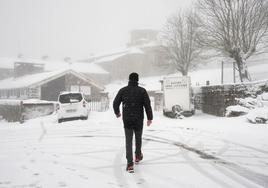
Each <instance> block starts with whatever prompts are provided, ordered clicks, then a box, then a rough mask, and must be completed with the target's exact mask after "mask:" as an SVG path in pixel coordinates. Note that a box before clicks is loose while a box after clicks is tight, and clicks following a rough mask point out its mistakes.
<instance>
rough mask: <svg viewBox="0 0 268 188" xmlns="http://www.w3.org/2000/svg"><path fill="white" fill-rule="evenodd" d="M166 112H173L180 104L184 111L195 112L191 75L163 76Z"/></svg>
mask: <svg viewBox="0 0 268 188" xmlns="http://www.w3.org/2000/svg"><path fill="white" fill-rule="evenodd" d="M163 91H164V113H165V112H172V111H173V109H172V108H173V107H174V106H175V105H176V106H179V107H180V108H181V110H182V111H184V112H191V113H193V110H194V106H193V104H192V101H191V97H192V93H191V80H190V77H189V76H174V77H164V78H163Z"/></svg>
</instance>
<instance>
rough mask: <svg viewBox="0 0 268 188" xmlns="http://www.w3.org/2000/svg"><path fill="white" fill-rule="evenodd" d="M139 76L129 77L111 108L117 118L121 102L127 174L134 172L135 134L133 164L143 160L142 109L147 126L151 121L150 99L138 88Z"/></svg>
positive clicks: (131, 75)
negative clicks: (126, 84)
mask: <svg viewBox="0 0 268 188" xmlns="http://www.w3.org/2000/svg"><path fill="white" fill-rule="evenodd" d="M138 81H139V75H138V74H137V73H135V72H133V73H131V74H130V75H129V82H128V86H126V87H123V88H121V89H120V90H119V92H118V93H117V95H116V97H115V99H114V101H113V108H114V113H115V115H116V117H117V118H119V117H120V116H121V113H120V109H119V106H120V104H121V102H122V108H123V123H124V129H125V140H126V158H127V168H126V170H127V171H128V172H134V163H133V152H132V140H133V133H134V134H135V146H136V148H135V149H136V150H135V162H136V163H138V162H139V161H141V160H142V159H143V154H142V152H141V145H142V130H143V120H144V108H145V112H146V115H147V126H150V125H151V123H152V120H153V113H152V108H151V102H150V98H149V96H148V93H147V91H146V90H145V89H144V88H142V87H139V86H138Z"/></svg>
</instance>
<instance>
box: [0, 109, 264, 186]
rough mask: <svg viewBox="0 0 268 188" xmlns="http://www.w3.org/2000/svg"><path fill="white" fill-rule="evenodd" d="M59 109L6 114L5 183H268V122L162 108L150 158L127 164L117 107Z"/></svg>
mask: <svg viewBox="0 0 268 188" xmlns="http://www.w3.org/2000/svg"><path fill="white" fill-rule="evenodd" d="M56 122H57V121H56V116H55V115H52V116H47V117H43V118H38V119H33V120H29V121H27V122H26V123H24V124H22V125H21V124H19V123H6V122H3V121H2V122H0V148H1V150H0V169H1V170H0V187H1V188H2V187H3V188H9V187H36V188H37V187H40V188H41V187H42V188H54V187H73V188H83V187H101V188H105V187H107V188H108V187H109V188H111V187H143V188H150V187H152V188H162V187H166V188H167V187H172V188H174V187H183V188H184V187H213V188H216V187H225V188H226V187H235V188H237V187H268V162H267V161H268V125H267V124H263V125H255V124H250V123H248V122H247V121H246V118H245V117H236V118H225V117H224V118H220V117H214V116H210V115H205V114H202V113H200V112H198V113H197V114H196V115H195V116H193V117H190V118H185V119H182V120H176V119H169V118H165V117H163V116H162V114H161V113H157V112H156V113H155V119H154V121H153V124H152V126H151V127H144V135H143V154H144V160H143V161H142V162H141V163H140V164H139V165H136V166H135V173H134V174H129V173H127V172H126V171H125V167H126V159H125V148H124V132H123V128H122V127H123V125H122V121H121V120H120V119H116V118H115V117H114V115H113V113H112V111H108V112H92V113H91V115H90V117H89V119H88V120H86V121H81V120H78V121H69V122H64V123H62V124H58V123H56Z"/></svg>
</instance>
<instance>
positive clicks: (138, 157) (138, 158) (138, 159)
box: [135, 153, 143, 163]
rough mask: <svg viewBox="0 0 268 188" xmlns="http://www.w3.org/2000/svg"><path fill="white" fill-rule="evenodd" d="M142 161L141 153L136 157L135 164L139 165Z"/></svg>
mask: <svg viewBox="0 0 268 188" xmlns="http://www.w3.org/2000/svg"><path fill="white" fill-rule="evenodd" d="M142 159H143V154H142V153H141V154H140V155H136V158H135V163H139V162H140V161H141V160H142Z"/></svg>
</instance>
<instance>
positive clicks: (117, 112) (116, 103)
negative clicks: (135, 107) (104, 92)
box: [113, 90, 122, 117]
mask: <svg viewBox="0 0 268 188" xmlns="http://www.w3.org/2000/svg"><path fill="white" fill-rule="evenodd" d="M121 95H122V94H121V90H119V92H118V93H117V95H116V97H115V98H114V101H113V109H114V113H115V115H116V117H120V116H121V113H120V109H119V106H120V104H121V102H122V96H121Z"/></svg>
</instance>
